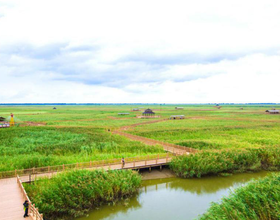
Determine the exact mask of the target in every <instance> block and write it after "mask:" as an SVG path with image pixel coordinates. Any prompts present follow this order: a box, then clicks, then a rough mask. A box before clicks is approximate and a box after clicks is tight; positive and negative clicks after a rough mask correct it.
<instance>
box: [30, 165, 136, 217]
mask: <svg viewBox="0 0 280 220" xmlns="http://www.w3.org/2000/svg"><path fill="white" fill-rule="evenodd" d="M140 184H141V177H140V175H139V174H138V173H136V172H133V171H131V170H118V171H108V172H107V171H103V170H94V171H88V170H76V171H71V172H65V173H60V174H57V175H56V176H54V177H53V178H51V179H48V178H44V179H40V180H38V181H35V182H34V183H32V184H25V188H26V191H27V193H28V195H29V197H30V199H31V201H32V202H33V203H35V204H36V206H37V207H38V208H39V210H40V212H41V213H44V216H45V218H47V219H56V220H57V219H69V218H70V219H73V218H76V217H78V216H82V215H84V214H85V213H87V212H88V211H89V210H90V209H92V208H94V207H97V206H100V205H101V204H103V203H109V202H113V201H115V200H118V199H122V198H125V197H127V196H130V195H132V194H134V193H136V192H137V190H138V188H139V186H140Z"/></svg>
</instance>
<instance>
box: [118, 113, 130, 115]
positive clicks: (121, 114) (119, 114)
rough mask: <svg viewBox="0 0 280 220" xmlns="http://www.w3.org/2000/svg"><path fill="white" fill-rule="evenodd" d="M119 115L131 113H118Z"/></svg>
mask: <svg viewBox="0 0 280 220" xmlns="http://www.w3.org/2000/svg"><path fill="white" fill-rule="evenodd" d="M118 115H129V113H118Z"/></svg>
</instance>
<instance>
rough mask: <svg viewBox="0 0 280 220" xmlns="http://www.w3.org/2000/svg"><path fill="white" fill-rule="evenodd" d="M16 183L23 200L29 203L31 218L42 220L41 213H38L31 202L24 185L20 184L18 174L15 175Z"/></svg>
mask: <svg viewBox="0 0 280 220" xmlns="http://www.w3.org/2000/svg"><path fill="white" fill-rule="evenodd" d="M17 183H18V185H19V187H20V189H21V192H22V193H23V197H24V199H25V200H27V201H28V203H29V216H30V217H31V218H32V219H33V220H44V218H43V214H40V212H39V210H38V208H36V207H35V204H32V202H31V200H30V199H29V197H28V195H27V193H26V191H25V189H24V186H23V185H22V181H21V179H20V178H19V176H18V175H17Z"/></svg>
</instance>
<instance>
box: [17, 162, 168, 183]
mask: <svg viewBox="0 0 280 220" xmlns="http://www.w3.org/2000/svg"><path fill="white" fill-rule="evenodd" d="M171 160H172V158H171V157H165V158H159V159H151V160H141V161H133V162H126V163H125V165H124V167H123V165H122V164H121V163H117V164H110V165H107V164H104V165H99V166H94V167H82V168H78V169H86V170H96V169H104V170H121V169H133V170H138V169H145V168H152V167H162V166H164V165H167V164H168V163H169V162H170V161H171ZM69 170H70V169H69ZM65 171H67V169H66V170H65ZM61 172H63V171H50V172H48V173H36V174H31V175H22V176H20V179H21V181H22V182H30V181H34V180H36V179H38V178H42V177H49V178H51V177H52V176H53V175H56V174H58V173H61Z"/></svg>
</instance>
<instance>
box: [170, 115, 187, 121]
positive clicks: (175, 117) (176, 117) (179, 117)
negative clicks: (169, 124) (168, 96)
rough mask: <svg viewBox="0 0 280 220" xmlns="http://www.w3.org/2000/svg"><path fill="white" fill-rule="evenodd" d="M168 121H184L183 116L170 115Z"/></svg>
mask: <svg viewBox="0 0 280 220" xmlns="http://www.w3.org/2000/svg"><path fill="white" fill-rule="evenodd" d="M169 119H170V120H176V119H185V115H171V116H170V118H169Z"/></svg>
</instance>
